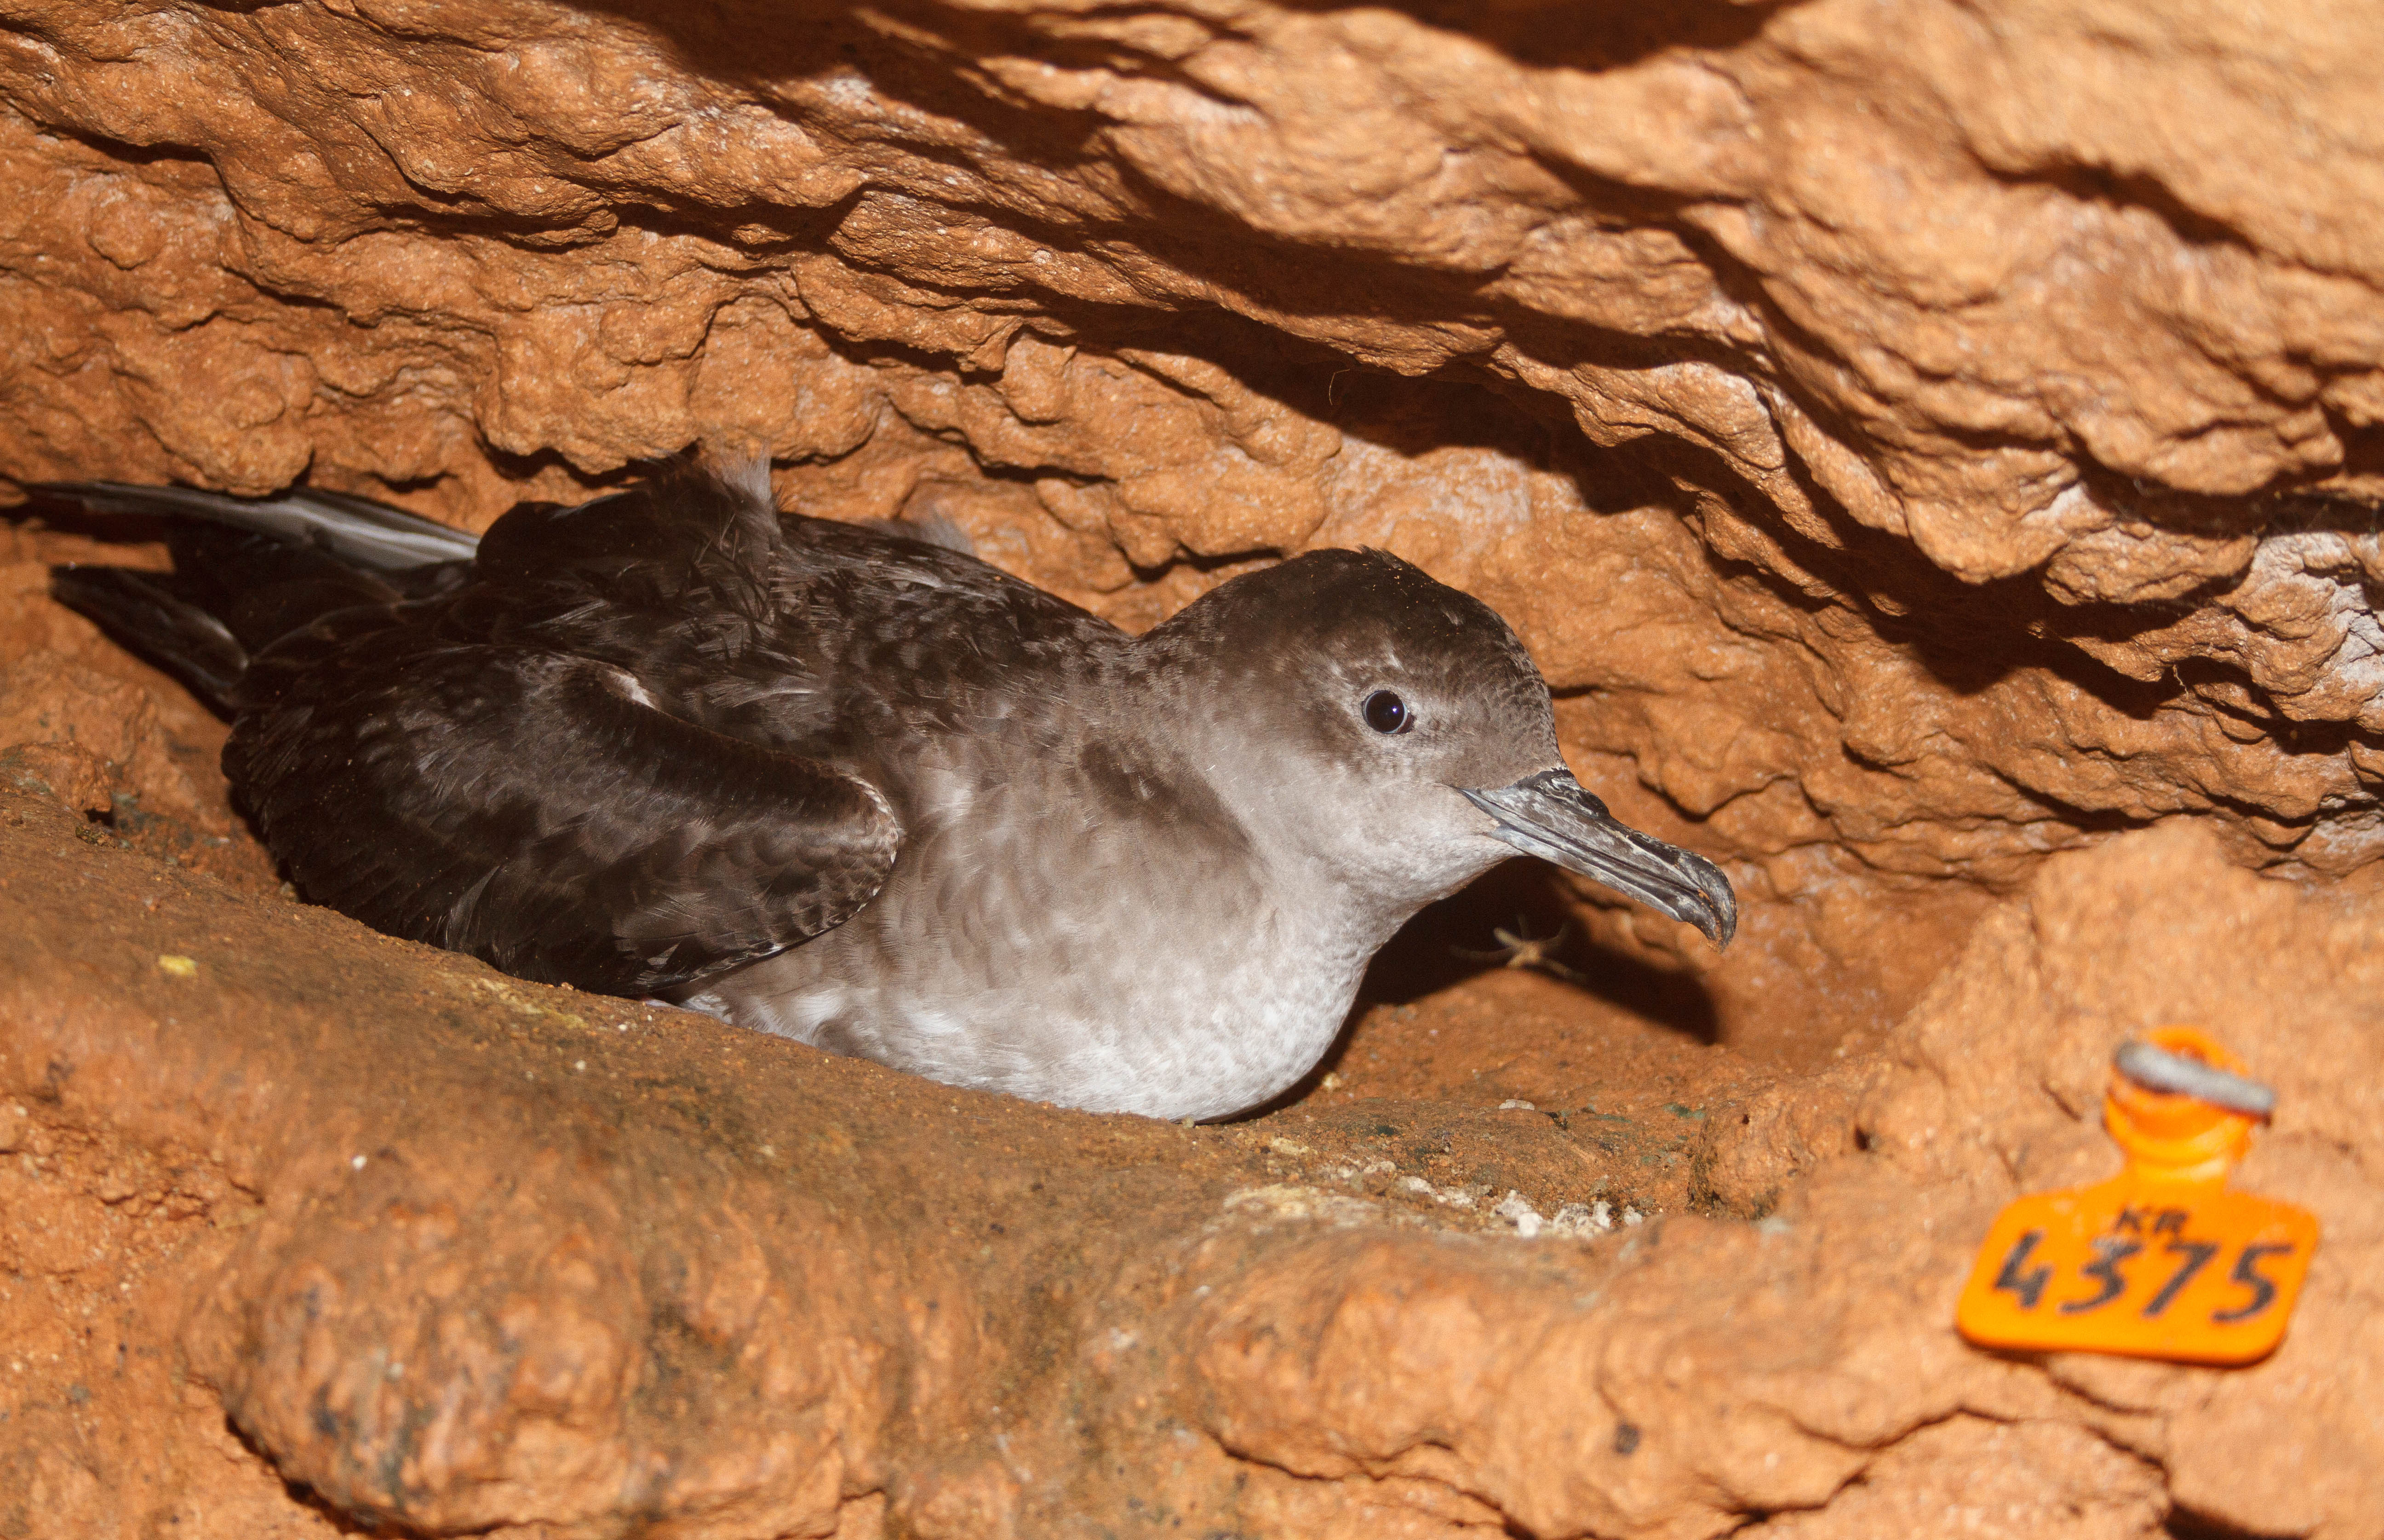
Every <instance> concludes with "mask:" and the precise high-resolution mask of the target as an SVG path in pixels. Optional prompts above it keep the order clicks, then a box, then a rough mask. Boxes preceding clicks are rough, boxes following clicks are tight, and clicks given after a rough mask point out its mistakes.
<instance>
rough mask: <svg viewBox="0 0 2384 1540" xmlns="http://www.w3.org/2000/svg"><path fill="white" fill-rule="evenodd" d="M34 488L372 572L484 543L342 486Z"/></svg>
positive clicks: (456, 556) (464, 554)
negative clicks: (245, 492) (233, 490)
mask: <svg viewBox="0 0 2384 1540" xmlns="http://www.w3.org/2000/svg"><path fill="white" fill-rule="evenodd" d="M28 490H30V491H39V492H46V493H48V494H49V495H51V496H53V497H60V498H66V499H69V500H71V501H73V502H77V503H81V504H82V505H83V506H84V507H85V508H87V509H89V510H90V511H91V512H93V513H94V514H151V515H177V514H179V515H183V516H184V517H188V518H201V519H205V520H208V521H209V522H211V523H215V524H227V525H230V527H231V528H235V529H244V530H247V531H249V532H251V533H253V534H258V535H268V536H270V537H272V538H273V539H275V540H279V541H281V542H282V543H283V544H285V545H312V546H316V547H317V548H319V549H320V550H322V551H324V552H325V553H328V554H329V555H332V556H336V557H338V558H339V559H340V560H341V561H342V562H345V563H346V564H348V565H350V566H354V567H361V568H363V569H364V570H365V571H366V572H398V571H403V570H404V569H405V568H408V567H417V566H427V565H431V564H433V563H437V562H468V561H470V560H471V559H472V553H474V552H475V551H477V550H478V549H479V545H480V540H479V537H478V536H477V535H467V534H466V533H465V532H464V531H463V530H461V529H450V528H447V527H446V526H445V525H443V524H437V523H433V522H432V521H431V520H429V519H427V518H424V517H422V516H420V515H416V514H409V513H407V512H405V511H404V509H402V508H391V507H388V506H386V505H384V504H382V503H375V502H372V501H371V500H369V499H367V498H361V497H350V496H348V495H347V494H346V493H344V492H324V491H309V490H306V489H304V488H301V489H297V490H293V491H287V492H284V493H282V494H281V495H280V496H279V497H230V496H227V495H226V494H224V493H222V492H210V491H200V490H198V489H197V488H195V487H134V486H129V485H127V484H125V483H124V482H120V481H50V482H43V483H37V484H35V485H34V486H32V487H31V488H30V489H28Z"/></svg>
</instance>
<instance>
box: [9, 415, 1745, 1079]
mask: <svg viewBox="0 0 2384 1540" xmlns="http://www.w3.org/2000/svg"><path fill="white" fill-rule="evenodd" d="M44 490H45V491H50V492H52V493H54V494H57V495H62V496H67V497H71V498H76V499H80V500H81V502H82V503H84V504H85V505H86V506H87V507H89V508H90V509H92V510H93V511H96V512H103V513H106V512H132V513H142V514H150V515H171V516H170V517H169V520H168V528H169V530H170V534H169V545H170V548H171V549H172V551H173V553H174V558H175V567H174V571H173V572H172V573H171V574H170V575H159V574H155V573H144V572H133V571H129V570H125V569H121V568H113V567H90V566H77V567H62V568H59V569H58V570H57V572H56V576H55V578H54V581H55V585H56V593H57V594H58V596H59V597H60V598H61V599H63V600H64V601H65V602H68V603H69V604H71V605H73V606H74V607H75V608H77V609H79V610H81V611H82V612H83V613H84V614H86V615H90V616H92V617H93V618H94V619H95V620H97V621H98V622H99V623H100V624H102V625H103V626H104V627H106V628H108V629H109V630H110V631H111V632H112V633H113V634H114V635H116V636H117V637H118V639H119V640H122V641H124V642H125V643H127V644H128V645H129V646H130V647H131V648H133V649H134V650H136V651H138V652H142V653H143V654H145V655H146V656H148V657H150V658H151V659H152V660H154V661H156V662H158V663H160V664H164V665H166V666H168V667H170V668H172V669H174V670H175V671H177V672H178V673H179V674H180V677H183V678H184V679H185V680H187V681H188V682H189V683H190V684H192V686H193V687H194V688H195V689H197V690H199V691H200V692H201V693H202V694H203V695H204V696H205V697H206V698H207V699H208V700H210V701H211V702H214V703H215V704H216V705H217V707H218V708H219V709H221V710H223V711H224V712H225V713H226V714H228V715H229V716H230V719H231V722H232V732H231V738H230V742H229V743H228V745H227V746H226V748H225V750H224V770H225V773H226V774H227V775H228V776H230V780H231V784H232V786H233V788H234V789H235V791H236V793H237V795H238V797H239V798H240V800H241V801H242V804H243V806H244V807H245V809H246V810H247V812H248V813H249V814H250V816H251V817H252V818H253V819H254V821H255V825H256V826H257V828H258V829H259V831H260V832H261V833H262V835H263V836H264V838H265V840H266V842H267V845H269V846H270V847H271V849H272V851H273V852H274V853H275V855H276V856H278V857H279V859H280V861H281V862H282V863H283V864H284V866H285V868H286V870H287V871H288V873H289V875H290V876H291V879H292V881H293V882H294V883H295V884H296V885H297V887H298V888H299V889H300V890H301V892H303V893H304V895H305V896H306V897H307V898H308V899H310V900H314V901H316V902H318V903H323V904H328V905H329V906H331V907H332V908H335V909H338V910H341V911H342V912H344V913H348V914H350V915H352V916H354V918H356V919H358V920H361V921H363V922H365V923H366V924H367V925H373V926H376V927H378V928H379V929H380V930H383V931H386V932H389V933H390V934H392V935H396V936H403V937H407V938H413V939H416V940H420V941H427V942H430V943H432V944H435V945H438V946H441V947H447V948H452V949H453V950H458V951H463V952H468V953H471V954H473V955H474V956H477V957H479V958H482V959H484V960H486V961H487V962H489V963H492V964H493V965H495V966H496V967H498V968H500V969H503V970H504V971H505V972H507V973H510V974H515V975H519V976H522V977H525V978H530V979H539V980H545V981H550V982H557V983H568V984H572V985H575V986H577V987H580V988H584V989H591V990H601V991H605V992H610V993H615V994H627V995H637V996H648V997H661V998H664V999H668V1000H677V1001H679V1002H681V1003H684V1004H686V1005H688V1006H689V1007H691V1008H694V1009H697V1010H702V1011H706V1012H712V1013H714V1014H715V1015H718V1016H722V1017H725V1018H726V1019H727V1020H729V1021H732V1022H737V1023H740V1024H743V1025H748V1026H752V1027H758V1028H761V1029H763V1030H764V1031H769V1032H775V1033H780V1034H784V1035H786V1036H788V1037H796V1038H800V1039H801V1040H802V1041H804V1042H808V1043H813V1044H816V1045H818V1046H819V1047H821V1048H824V1049H831V1050H833V1051H835V1052H838V1053H846V1054H855V1055H859V1056H862V1057H864V1058H868V1059H874V1060H876V1061H878V1062H882V1063H887V1064H891V1065H895V1066H897V1067H899V1068H901V1069H905V1070H910V1071H913V1072H916V1073H917V1074H923V1075H926V1076H929V1077H931V1078H933V1079H936V1080H939V1081H944V1082H948V1083H950V1084H953V1085H962V1086H973V1087H981V1088H985V1089H990V1090H999V1091H1007V1092H1011V1093H1013V1094H1015V1095H1018V1096H1023V1097H1029V1098H1035V1099H1041V1100H1046V1101H1053V1102H1060V1103H1063V1104H1067V1105H1071V1106H1075V1107H1082V1108H1088V1109H1095V1110H1102V1111H1122V1112H1140V1113H1146V1114H1149V1115H1152V1116H1156V1117H1165V1118H1214V1117H1223V1116H1227V1115H1230V1114H1232V1113H1235V1112H1243V1111H1246V1110H1248V1109H1249V1108H1252V1107H1254V1106H1257V1105H1259V1104H1260V1103H1263V1102H1265V1101H1266V1100H1268V1099H1271V1098H1273V1097H1274V1096H1276V1095H1277V1094H1279V1093H1280V1092H1282V1091H1284V1090H1285V1089H1286V1088H1287V1087H1290V1086H1292V1085H1293V1084H1294V1083H1296V1082H1297V1081H1298V1079H1299V1078H1300V1076H1301V1075H1303V1074H1306V1073H1307V1072H1308V1071H1309V1070H1310V1068H1311V1067H1312V1066H1313V1065H1314V1064H1315V1063H1316V1062H1317V1061H1318V1060H1319V1059H1320V1058H1321V1057H1322V1055H1323V1054H1324V1052H1325V1050H1326V1049H1328V1048H1329V1047H1330V1046H1331V1045H1332V1042H1333V1039H1334V1037H1335V1034H1336V1033H1337V1032H1338V1031H1339V1029H1340V1027H1341V1025H1342V1022H1343V1019H1344V1017H1345V1016H1346V1015H1347V1012H1348V1010H1349V1007H1350V1004H1351V1001H1352V1000H1353V999H1354V997H1355V995H1356V993H1357V989H1358V985H1359V980H1360V975H1361V974H1362V973H1363V971H1364V969H1365V967H1366V963H1367V961H1368V960H1369V959H1370V958H1371V957H1372V955H1373V954H1374V952H1375V950H1377V949H1378V948H1380V947H1381V946H1382V945H1383V943H1384V941H1385V940H1387V939H1389V938H1390V936H1391V934H1392V932H1394V931H1395V930H1397V928H1398V927H1399V925H1401V924H1402V923H1404V922H1405V921H1406V920H1407V919H1408V918H1409V916H1410V915H1412V914H1414V913H1416V911H1417V910H1418V909H1420V908H1422V906H1423V905H1424V904H1425V903H1427V902H1429V901H1431V900H1434V899H1436V898H1440V897H1442V896H1444V895H1446V894H1447V893H1450V892H1452V891H1454V890H1455V889H1456V888H1459V887H1460V886H1462V885H1463V884H1464V883H1465V882H1467V881H1468V880H1470V879H1471V878H1472V877H1474V876H1478V875H1480V874H1481V873H1482V872H1484V871H1485V870H1487V869H1488V868H1489V867H1491V866H1493V865H1495V864H1496V863H1498V862H1499V861H1500V860H1502V859H1505V858H1507V857H1509V856H1510V855H1512V854H1513V853H1514V852H1515V851H1524V852H1527V853H1529V854H1531V855H1534V856H1539V857H1543V858H1545V859H1546V860H1548V861H1552V862H1555V863H1558V865H1561V866H1564V867H1567V868H1569V869H1571V870H1572V871H1575V872H1580V873H1583V874H1586V875H1587V876H1592V877H1595V878H1596V879H1597V880H1598V881H1599V882H1601V883H1604V884H1606V885H1608V887H1611V888H1617V889H1619V890H1620V891H1621V892H1623V893H1626V894H1629V895H1631V896H1633V897H1634V898H1637V899H1640V900H1645V901H1646V902H1648V903H1650V904H1653V905H1654V906H1656V907H1657V908H1658V909H1661V910H1663V911H1665V912H1666V913H1670V914H1672V915H1675V916H1677V917H1680V918H1682V919H1685V920H1689V921H1691V922H1693V923H1695V925H1697V926H1698V927H1699V928H1700V929H1702V930H1704V931H1705V933H1706V934H1707V936H1709V937H1711V938H1713V939H1714V940H1715V941H1716V942H1717V943H1727V942H1728V940H1729V939H1730V936H1731V933H1732V929H1733V928H1734V927H1735V925H1736V920H1737V910H1736V903H1735V900H1733V898H1732V893H1731V888H1730V884H1729V882H1728V880H1727V879H1726V878H1725V877H1724V876H1722V874H1721V872H1720V870H1719V869H1717V868H1716V867H1715V866H1714V865H1713V864H1712V863H1709V862H1707V861H1705V860H1703V859H1702V858H1700V857H1698V856H1695V855H1692V854H1690V853H1688V852H1687V851H1682V850H1678V849H1676V848H1674V847H1672V846H1670V845H1667V844H1664V843H1662V842H1661V841H1658V840H1656V839H1653V838H1648V837H1647V836H1645V835H1643V834H1639V833H1636V832H1634V831H1633V830H1631V829H1629V828H1626V827H1624V826H1622V825H1621V824H1620V823H1618V822H1617V821H1616V820H1615V819H1614V818H1613V817H1612V816H1610V815H1609V814H1608V812H1607V810H1606V807H1605V805H1604V804H1603V803H1602V802H1600V801H1598V800H1597V798H1596V797H1594V796H1592V795H1591V794H1590V793H1589V792H1588V791H1587V790H1585V789H1583V787H1582V786H1581V784H1580V783H1579V782H1578V781H1576V780H1575V779H1574V778H1573V776H1572V775H1571V772H1570V771H1568V770H1567V769H1566V768H1565V765H1564V762H1563V760H1562V758H1561V757H1560V756H1559V755H1558V751H1557V737H1556V725H1555V716H1554V714H1553V712H1552V710H1551V708H1550V705H1549V700H1548V691H1547V687H1546V684H1544V683H1543V682H1542V680H1541V678H1540V675H1539V672H1538V670H1537V669H1536V668H1534V667H1533V664H1532V661H1531V659H1530V657H1529V656H1528V655H1526V653H1525V652H1524V651H1523V648H1522V645H1521V643H1520V642H1519V641H1518V640H1516V638H1515V635H1514V633H1513V632H1512V631H1511V630H1509V628H1508V627H1507V625H1506V623H1505V622H1503V621H1502V620H1500V619H1499V618H1498V616H1497V615H1496V614H1494V613H1493V612H1492V611H1491V610H1490V609H1489V608H1488V607H1487V606H1485V605H1484V604H1483V603H1481V602H1479V601H1477V600H1475V599H1472V598H1471V597H1469V596H1467V595H1466V594H1463V593H1460V592H1459V591H1458V590H1454V589H1451V588H1447V587H1446V586H1444V585H1442V584H1440V583H1438V582H1435V581H1434V580H1433V579H1432V578H1428V577H1426V576H1425V575H1424V574H1423V573H1422V572H1421V571H1419V570H1418V569H1417V568H1415V567H1413V566H1410V565H1408V564H1407V563H1405V562H1403V561H1400V560H1398V559H1397V558H1396V557H1393V556H1390V555H1386V554H1384V553H1381V552H1376V551H1316V552H1310V553H1307V554H1305V555H1300V556H1296V557H1293V558H1292V559H1290V560H1287V561H1285V562H1282V563H1280V564H1278V565H1273V566H1270V567H1267V568H1265V569H1263V570H1260V571H1255V572H1251V573H1248V574H1245V575H1243V576H1240V577H1236V578H1232V579H1231V580H1229V581H1227V582H1224V583H1222V584H1220V585H1218V586H1217V587H1216V588H1215V589H1213V590H1211V591H1210V592H1208V593H1207V594H1205V595H1203V596H1202V597H1200V598H1199V599H1198V600H1196V601H1194V602H1192V603H1190V604H1188V605H1186V606H1185V608H1184V609H1183V610H1182V611H1181V612H1180V613H1178V614H1177V615H1174V616H1173V617H1172V618H1171V619H1169V620H1167V621H1166V622H1165V623H1163V624H1161V625H1160V626H1158V627H1154V628H1153V629H1151V630H1150V631H1149V632H1148V633H1146V634H1144V635H1142V636H1140V637H1132V636H1128V635H1126V634H1125V633H1124V632H1122V631H1120V630H1118V629H1117V628H1116V627H1112V626H1111V625H1109V624H1108V623H1107V622H1105V621H1102V620H1100V619H1099V618H1097V617H1096V616H1094V615H1090V614H1088V613H1086V611H1084V610H1081V609H1079V608H1077V607H1076V606H1075V605H1073V604H1070V603H1068V602H1065V601H1063V600H1061V599H1059V598H1057V597H1055V596H1053V595H1051V594H1049V593H1045V592H1043V591H1041V590H1037V589H1035V588H1033V587H1031V586H1029V585H1027V584H1025V583H1024V582H1021V581H1019V580H1017V579H1015V578H1010V577H1008V576H1006V575H1005V574H1003V573H1001V572H1000V571H997V570H996V569H995V568H993V567H991V566H989V565H986V564H985V563H983V562H980V561H977V560H975V558H974V557H971V556H969V555H966V554H963V553H960V552H957V551H954V550H950V549H945V548H944V547H942V546H940V545H937V544H934V543H929V542H926V541H923V540H913V539H908V538H904V537H903V536H901V535H899V534H896V533H891V532H888V531H886V530H883V529H872V528H860V527H855V526H851V525H846V524H838V523H834V522H830V521H827V520H823V519H817V518H808V517H802V516H798V515H789V514H782V513H781V512H780V511H779V510H778V509H777V507H776V504H775V503H774V501H773V499H772V497H771V495H770V488H769V481H768V478H767V476H766V475H765V474H764V466H759V465H754V466H745V467H728V468H717V467H713V468H707V467H705V466H700V465H697V464H695V463H693V462H688V461H681V462H678V463H677V464H675V465H673V466H667V467H665V468H664V471H663V472H662V473H661V474H659V475H657V476H655V477H654V478H651V479H649V480H646V481H643V482H640V483H639V484H637V485H634V486H632V487H630V488H629V489H627V490H625V491H615V492H612V493H610V494H608V495H605V496H602V497H598V498H596V499H594V500H593V501H591V502H588V503H580V504H578V505H577V506H574V507H566V506H562V505H558V504H554V503H522V504H520V505H519V506H517V507H515V508H514V509H513V510H511V511H510V512H508V513H507V514H505V515H504V516H503V517H502V518H500V519H499V520H498V521H497V522H496V523H495V524H494V525H493V526H492V527H491V528H490V529H489V531H488V533H487V535H486V536H485V537H483V538H481V539H479V540H477V541H476V540H473V539H472V538H471V537H470V536H467V535H465V534H462V533H459V532H457V531H455V530H453V529H449V528H445V527H443V526H441V525H438V524H434V523H431V522H429V521H428V520H425V519H421V518H418V517H416V516H414V515H409V514H405V513H403V512H400V511H398V510H396V509H392V508H388V507H385V506H382V505H380V504H379V503H370V502H366V501H365V500H363V499H359V498H353V497H347V496H343V495H339V494H332V493H325V492H313V491H296V492H292V493H290V494H288V495H285V496H282V497H278V498H267V499H262V500H254V501H252V500H243V499H236V498H231V497H227V496H223V495H219V494H216V493H210V492H204V491H191V490H186V489H179V488H155V487H130V486H123V485H117V484H111V483H96V482H79V483H62V484H58V485H56V486H52V487H49V488H46V489H44Z"/></svg>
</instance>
